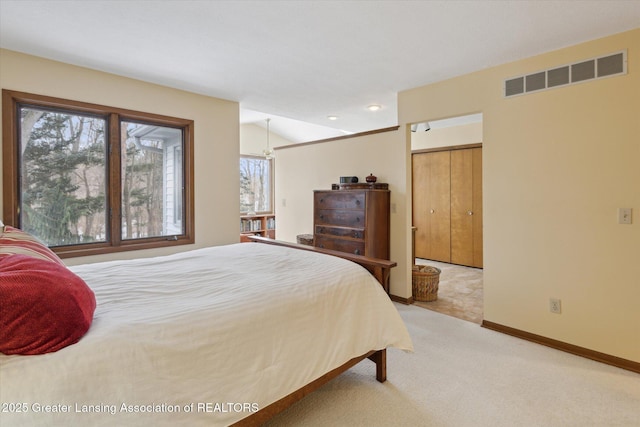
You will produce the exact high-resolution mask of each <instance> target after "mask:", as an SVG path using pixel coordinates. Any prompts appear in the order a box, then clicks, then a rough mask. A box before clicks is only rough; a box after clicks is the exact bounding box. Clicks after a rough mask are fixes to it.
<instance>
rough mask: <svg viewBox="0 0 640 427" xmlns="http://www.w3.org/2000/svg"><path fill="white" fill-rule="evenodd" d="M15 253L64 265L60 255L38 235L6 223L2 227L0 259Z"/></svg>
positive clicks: (0, 232) (0, 230) (0, 233)
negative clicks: (38, 237)
mask: <svg viewBox="0 0 640 427" xmlns="http://www.w3.org/2000/svg"><path fill="white" fill-rule="evenodd" d="M15 254H23V255H29V256H32V257H35V258H39V259H46V260H49V261H53V262H57V263H58V264H61V265H64V263H63V262H62V260H61V259H60V258H59V257H58V255H56V254H55V253H54V252H53V251H52V250H51V249H49V248H48V247H47V245H45V244H44V243H42V242H41V241H40V240H38V239H37V238H36V237H34V236H32V235H31V234H29V233H27V232H26V231H22V230H20V229H18V228H15V227H11V226H10V225H5V226H4V228H0V259H2V258H4V257H7V256H9V255H15Z"/></svg>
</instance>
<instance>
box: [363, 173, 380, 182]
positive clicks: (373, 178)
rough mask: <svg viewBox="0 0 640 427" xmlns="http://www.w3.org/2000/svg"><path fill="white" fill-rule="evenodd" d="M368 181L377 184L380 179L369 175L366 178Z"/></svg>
mask: <svg viewBox="0 0 640 427" xmlns="http://www.w3.org/2000/svg"><path fill="white" fill-rule="evenodd" d="M365 179H366V180H367V182H376V181H377V180H378V177H377V176H375V175H374V174H369V176H368V177H366V178H365Z"/></svg>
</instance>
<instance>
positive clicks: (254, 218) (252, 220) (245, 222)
mask: <svg viewBox="0 0 640 427" xmlns="http://www.w3.org/2000/svg"><path fill="white" fill-rule="evenodd" d="M247 236H262V237H268V238H270V239H275V238H276V216H275V215H274V214H265V215H241V216H240V241H241V242H248V241H249V239H247Z"/></svg>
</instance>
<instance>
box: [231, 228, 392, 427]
mask: <svg viewBox="0 0 640 427" xmlns="http://www.w3.org/2000/svg"><path fill="white" fill-rule="evenodd" d="M249 239H250V240H252V241H253V242H258V243H266V244H270V245H277V246H285V247H289V248H294V249H301V250H307V251H313V252H320V253H324V254H328V255H333V256H337V257H340V258H344V259H348V260H349V261H353V262H355V263H357V264H360V265H362V266H363V267H364V268H366V269H367V270H369V272H371V274H373V276H374V277H375V278H376V279H377V280H378V282H380V284H381V285H382V287H383V288H384V290H385V291H386V292H387V293H389V273H390V272H391V268H393V267H395V266H396V265H397V263H396V262H394V261H388V260H384V259H378V258H368V257H364V256H360V255H352V254H349V253H345V252H338V251H334V250H329V249H322V248H316V247H314V246H308V245H300V244H297V243H289V242H284V241H281V240H273V239H268V238H265V237H260V236H249ZM364 359H369V360H372V361H373V362H374V363H375V364H376V379H377V380H378V381H379V382H381V383H383V382H385V381H386V380H387V350H386V349H382V350H372V351H370V352H368V353H366V354H363V355H362V356H358V357H354V358H353V359H351V360H349V361H348V362H347V363H345V364H344V365H342V366H339V367H337V368H335V369H334V370H332V371H329V372H327V373H326V374H324V375H323V376H321V377H320V378H318V379H316V380H314V381H312V382H310V383H309V384H307V385H305V386H303V387H302V388H300V389H298V390H296V391H294V392H293V393H291V394H289V395H287V396H285V397H283V398H282V399H280V400H278V401H276V402H273V403H272V404H270V405H268V406H266V407H264V408H262V409H260V410H259V411H258V412H256V413H254V414H251V415H249V416H248V417H246V418H243V419H241V420H240V421H238V422H236V423H234V424H232V426H236V427H245V426H259V425H261V424H263V423H264V422H266V421H267V420H269V419H271V418H273V417H274V416H275V415H276V414H278V413H280V412H282V411H284V410H285V409H287V408H288V407H289V406H291V405H293V404H294V403H295V402H297V401H298V400H300V399H302V398H303V397H305V396H306V395H307V394H309V393H311V392H312V391H314V390H317V389H318V388H320V387H322V386H323V385H325V384H326V383H328V382H329V381H331V380H332V379H334V378H335V377H337V376H338V375H340V374H341V373H343V372H345V371H346V370H348V369H350V368H351V367H353V366H354V365H356V364H357V363H359V362H360V361H362V360H364Z"/></svg>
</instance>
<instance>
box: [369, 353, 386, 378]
mask: <svg viewBox="0 0 640 427" xmlns="http://www.w3.org/2000/svg"><path fill="white" fill-rule="evenodd" d="M369 360H372V361H373V362H375V364H376V379H377V380H378V381H379V382H381V383H383V382H385V381H386V380H387V349H386V348H384V349H382V350H378V351H376V352H375V353H373V354H372V355H371V356H369Z"/></svg>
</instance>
